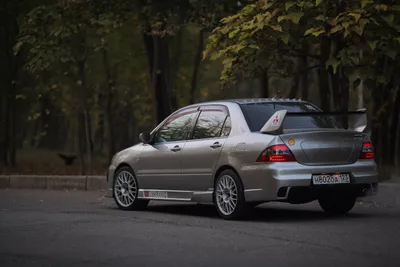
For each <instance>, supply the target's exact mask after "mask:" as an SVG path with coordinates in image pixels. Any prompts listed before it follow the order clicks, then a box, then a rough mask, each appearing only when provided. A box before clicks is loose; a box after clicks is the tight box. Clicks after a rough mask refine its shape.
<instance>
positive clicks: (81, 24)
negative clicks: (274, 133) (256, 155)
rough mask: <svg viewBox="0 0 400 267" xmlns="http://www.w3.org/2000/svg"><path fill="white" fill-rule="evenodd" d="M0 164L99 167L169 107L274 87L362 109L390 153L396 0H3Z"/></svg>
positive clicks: (30, 168)
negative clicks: (365, 109)
mask: <svg viewBox="0 0 400 267" xmlns="http://www.w3.org/2000/svg"><path fill="white" fill-rule="evenodd" d="M0 13H1V14H0V21H1V23H0V40H1V42H0V103H1V108H0V153H1V155H0V173H1V174H70V175H80V174H85V175H89V174H99V175H103V174H105V172H106V169H107V166H108V164H109V161H110V159H111V157H112V156H113V155H114V154H115V152H117V151H119V150H121V149H124V148H127V147H129V146H132V145H134V144H135V143H137V142H138V135H139V133H140V132H142V131H150V130H151V129H152V128H154V127H155V126H156V125H157V124H158V123H159V122H160V121H162V120H163V119H164V118H165V117H166V116H168V115H169V114H170V113H171V112H173V111H175V110H176V109H178V108H180V107H182V106H185V105H188V104H191V103H195V102H201V101H208V100H216V99H228V98H242V97H274V96H279V97H284V98H301V99H304V100H308V101H311V102H312V103H314V104H316V105H317V106H319V107H320V108H322V109H323V110H325V111H345V110H356V109H358V108H367V110H368V114H369V116H370V127H371V134H372V139H373V141H374V144H375V149H376V160H377V162H378V164H379V166H380V171H381V174H380V175H381V177H380V179H381V180H387V179H389V178H390V177H391V176H394V175H396V174H398V172H399V171H398V169H399V162H400V94H399V84H400V83H399V82H400V80H399V78H400V68H399V67H400V66H399V64H400V63H399V62H400V60H399V58H400V55H399V52H400V35H399V31H400V5H396V3H395V1H371V0H348V1H341V0H332V1H323V0H317V1H315V0H304V1H299V0H297V1H267V0H259V1H231V0H219V1H218V0H168V1H166V0H164V1H162V0H2V1H1V3H0Z"/></svg>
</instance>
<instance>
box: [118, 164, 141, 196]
mask: <svg viewBox="0 0 400 267" xmlns="http://www.w3.org/2000/svg"><path fill="white" fill-rule="evenodd" d="M123 167H128V168H130V169H131V171H132V172H133V175H134V176H135V177H136V172H135V170H134V169H133V168H132V166H131V165H130V164H129V163H127V162H121V163H120V164H118V165H117V167H115V171H114V175H113V177H112V188H113V190H112V197H114V183H115V178H116V177H117V173H118V171H119V169H121V168H123ZM136 182H138V181H137V178H136ZM138 186H139V185H138Z"/></svg>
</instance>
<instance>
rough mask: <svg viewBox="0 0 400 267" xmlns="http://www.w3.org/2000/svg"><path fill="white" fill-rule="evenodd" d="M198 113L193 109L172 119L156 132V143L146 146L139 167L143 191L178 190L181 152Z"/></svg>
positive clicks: (139, 177) (180, 172)
mask: <svg viewBox="0 0 400 267" xmlns="http://www.w3.org/2000/svg"><path fill="white" fill-rule="evenodd" d="M197 114H198V111H197V109H190V110H183V111H181V112H179V113H177V114H175V115H173V116H171V117H170V118H168V119H167V121H166V122H165V123H164V124H163V125H162V126H161V127H160V128H159V129H158V130H157V131H156V133H155V134H154V140H153V142H152V143H151V144H146V145H144V148H143V152H142V154H141V155H140V158H139V162H138V164H137V166H138V170H137V177H138V182H139V186H140V187H141V189H163V190H167V189H170V190H171V189H175V186H174V185H175V184H177V183H179V181H180V179H181V174H182V158H181V156H182V149H183V148H184V146H185V142H186V139H187V137H188V135H189V133H191V131H192V129H193V125H194V123H195V120H196V117H197Z"/></svg>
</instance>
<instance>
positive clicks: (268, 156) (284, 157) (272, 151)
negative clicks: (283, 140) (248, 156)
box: [257, 145, 296, 162]
mask: <svg viewBox="0 0 400 267" xmlns="http://www.w3.org/2000/svg"><path fill="white" fill-rule="evenodd" d="M289 161H296V159H295V158H294V156H293V154H292V152H291V151H290V150H289V148H288V147H287V146H286V145H274V146H270V147H268V148H267V149H265V150H264V151H263V152H262V153H261V155H260V156H259V157H258V159H257V162H289Z"/></svg>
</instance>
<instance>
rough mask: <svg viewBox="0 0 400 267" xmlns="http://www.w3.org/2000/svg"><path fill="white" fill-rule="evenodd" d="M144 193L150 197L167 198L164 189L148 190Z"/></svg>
mask: <svg viewBox="0 0 400 267" xmlns="http://www.w3.org/2000/svg"><path fill="white" fill-rule="evenodd" d="M146 195H148V197H150V198H168V193H167V192H164V191H149V192H148V194H146Z"/></svg>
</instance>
